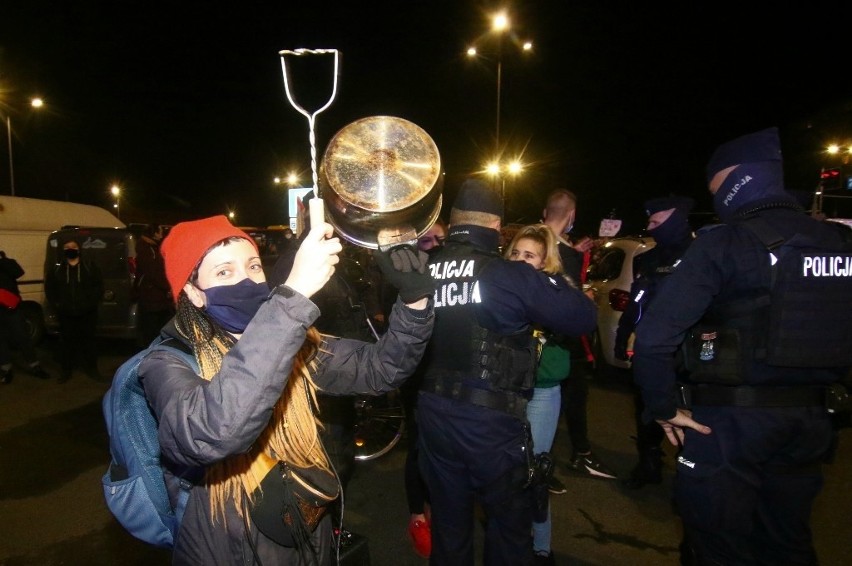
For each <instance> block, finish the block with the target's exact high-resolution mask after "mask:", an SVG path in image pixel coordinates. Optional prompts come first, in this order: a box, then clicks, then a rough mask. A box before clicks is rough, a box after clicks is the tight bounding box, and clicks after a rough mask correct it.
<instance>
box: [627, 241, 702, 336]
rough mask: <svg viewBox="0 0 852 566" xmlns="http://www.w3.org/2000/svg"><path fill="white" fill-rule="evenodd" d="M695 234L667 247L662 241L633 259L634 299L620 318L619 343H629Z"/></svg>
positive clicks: (631, 288)
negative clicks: (660, 286)
mask: <svg viewBox="0 0 852 566" xmlns="http://www.w3.org/2000/svg"><path fill="white" fill-rule="evenodd" d="M691 243H692V237H691V236H690V237H689V238H687V239H685V240H683V241H682V242H678V243H677V244H676V245H672V246H663V245H660V244H659V243H658V244H657V245H655V246H654V247H653V248H651V249H650V250H648V251H647V252H645V253H643V254H639V255H638V256H636V257H635V258H634V259H633V283H632V284H631V285H630V302H629V303H628V304H627V307H626V308H625V309H624V312H623V313H621V317H619V319H618V329H617V330H616V333H615V343H616V344H623V345H625V346H626V344H627V341H628V339H629V338H630V334H631V333H633V331H634V329H635V328H636V325H637V324H638V323H639V320H641V318H642V315H643V313H644V311H645V309H647V308H648V304H649V302H650V301H651V299H652V298H653V297H654V296H655V295H656V292H657V289H658V287H659V284H660V283H661V282H662V280H663V278H665V277H666V276H667V275H669V274H670V273H672V272H673V271H674V269H675V266H676V264H677V263H678V261H679V260H680V258H681V257H682V256H683V254H684V253H685V252H686V249H687V248H688V247H689V244H691Z"/></svg>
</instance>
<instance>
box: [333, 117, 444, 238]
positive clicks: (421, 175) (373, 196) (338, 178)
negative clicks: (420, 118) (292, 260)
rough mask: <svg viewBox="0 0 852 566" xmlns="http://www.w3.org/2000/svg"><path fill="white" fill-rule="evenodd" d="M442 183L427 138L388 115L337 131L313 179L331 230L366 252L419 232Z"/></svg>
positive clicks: (436, 206)
mask: <svg viewBox="0 0 852 566" xmlns="http://www.w3.org/2000/svg"><path fill="white" fill-rule="evenodd" d="M443 182H444V176H443V174H442V172H441V157H440V155H439V154H438V147H437V146H436V145H435V142H434V141H433V140H432V138H431V137H429V134H427V133H426V132H425V131H424V130H423V129H422V128H420V127H419V126H417V125H416V124H414V123H412V122H409V121H408V120H404V119H402V118H396V117H393V116H370V117H367V118H362V119H360V120H357V121H355V122H352V123H351V124H349V125H347V126H345V127H344V128H343V129H341V130H340V131H339V132H337V133H336V134H335V135H334V137H333V138H332V139H331V141H330V142H329V144H328V147H327V148H326V150H325V154H324V155H323V159H322V162H321V163H320V168H319V178H318V185H319V190H320V195H319V196H320V197H322V199H323V201H325V209H326V214H327V218H328V220H329V222H330V223H331V224H332V225H333V226H334V228H335V230H336V232H337V233H338V234H340V235H341V236H342V237H343V238H345V239H346V240H348V241H349V242H352V243H353V244H356V245H358V246H362V247H365V248H371V249H376V248H380V247H381V248H382V249H387V248H390V247H392V246H394V245H396V244H400V243H405V242H409V241H413V240H416V239H417V238H418V237H419V236H421V235H422V234H424V233H425V232H426V231H427V230H428V229H429V227H430V226H432V224H433V223H434V222H435V220H436V219H437V218H438V214H440V212H441V203H442V200H441V199H442V195H441V191H442V189H443Z"/></svg>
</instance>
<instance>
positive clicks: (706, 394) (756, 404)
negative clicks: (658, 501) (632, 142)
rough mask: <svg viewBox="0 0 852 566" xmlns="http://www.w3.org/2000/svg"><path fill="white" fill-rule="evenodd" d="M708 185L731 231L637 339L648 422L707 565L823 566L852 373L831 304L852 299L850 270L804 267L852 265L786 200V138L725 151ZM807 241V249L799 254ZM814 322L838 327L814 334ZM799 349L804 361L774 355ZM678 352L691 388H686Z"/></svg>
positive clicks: (701, 257) (701, 244) (675, 281)
mask: <svg viewBox="0 0 852 566" xmlns="http://www.w3.org/2000/svg"><path fill="white" fill-rule="evenodd" d="M707 179H708V185H709V188H710V191H711V193H712V194H713V203H714V208H715V210H716V212H717V214H718V215H719V217H720V219H721V220H722V222H724V223H725V224H724V225H721V226H719V227H717V228H715V229H712V230H709V231H706V232H704V233H703V234H702V235H701V236H699V237H698V238H697V239H696V240H695V242H694V243H693V244H692V245H691V247H690V248H689V250H688V251H687V252H686V254H685V255H684V257H683V261H682V262H681V264H680V266H679V267H678V269H677V270H676V271H675V272H674V273H672V274H671V275H670V276H669V277H667V278H666V279H665V281H664V282H663V283H662V285H661V288H660V294H665V296H666V300H665V301H657V302H652V304H651V305H650V308H649V309H648V312H647V313H646V314H645V316H644V317H643V319H642V321H641V322H640V323H639V326H638V327H637V341H636V345H635V356H634V364H633V370H634V377H635V379H636V381H637V383H638V385H639V386H640V387H641V388H642V393H643V397H644V400H645V406H646V417H648V418H652V419H656V420H657V422H659V423H660V424H661V425H662V426H663V429H664V430H665V431H666V434H667V436H668V437H669V440H670V441H672V443H673V444H676V443H678V442H681V443H682V444H683V448H682V450H681V452H680V453H679V456H678V467H677V476H676V480H675V499H676V505H677V508H678V511H679V514H680V516H681V518H682V520H683V523H684V533H685V537H686V543H687V544H686V548H688V549H689V551H690V552H691V553H694V554H695V555H696V556H697V557H699V560H700V562H699V563H702V564H703V563H714V564H715V563H720V564H722V563H737V564H755V563H761V564H764V563H765V564H782V563H783V564H816V563H817V559H816V556H815V553H814V549H813V544H812V540H811V532H810V527H809V521H810V509H811V507H812V504H813V500H814V498H815V497H816V495H817V494H818V493H819V491H820V489H821V486H822V477H821V470H820V463H821V461H822V460H823V459H824V458H825V456H826V455H827V453H828V451H829V450H830V446H831V443H832V429H831V423H830V421H829V417H828V414H827V412H826V409H825V385H826V384H830V383H833V382H835V381H837V380H839V379H840V378H841V377H842V376H843V375H844V374H845V373H846V372H847V371H848V366H849V365H852V359H850V358H849V352H848V346H847V347H846V348H845V350H846V352H844V351H842V350H838V348H836V347H835V346H834V345H836V344H838V343H843V342H845V343H846V344H847V345H848V344H849V343H852V336H850V320H852V312H849V308H850V302H849V301H848V298H847V299H846V300H843V301H835V302H834V304H831V302H826V301H824V300H823V298H824V297H825V296H829V297H831V296H835V297H837V296H843V295H845V296H846V297H848V296H849V294H850V293H852V288H850V281H852V270H842V269H839V270H831V269H827V270H817V271H818V272H819V275H818V276H816V277H814V276H813V275H814V271H813V270H812V272H811V273H810V274H809V273H808V272H807V271H806V270H805V271H803V270H802V269H801V267H802V266H803V265H807V262H809V261H810V262H811V263H813V262H814V261H816V262H817V263H820V264H822V265H835V264H836V263H837V262H836V261H835V260H837V261H840V262H841V263H842V262H844V261H845V262H849V261H850V259H849V258H850V257H852V254H850V253H849V248H848V247H846V246H848V244H844V239H845V237H846V236H845V235H844V234H843V233H842V232H841V231H840V229H839V228H838V227H835V226H833V225H831V224H830V223H823V222H819V221H817V220H815V219H812V218H810V217H809V216H807V215H806V214H805V213H804V212H803V211H802V210H801V209H800V208H799V206H798V205H797V203H796V200H795V198H793V197H792V196H791V195H790V194H789V193H787V192H786V191H785V190H784V187H783V168H782V161H781V150H780V142H779V137H778V131H777V129H775V128H770V129H767V130H763V131H760V132H756V133H753V134H749V135H746V136H743V137H741V138H737V139H735V140H733V141H731V142H728V143H726V144H723V145H722V146H720V147H719V148H718V149H717V150H716V152H715V153H714V154H713V156H712V157H711V159H710V162H709V165H708V168H707ZM802 242H804V243H807V244H808V245H809V246H810V247H807V246H806V247H798V248H797V247H794V246H795V245H797V243H802ZM844 247H846V248H845V249H846V251H843V250H844ZM815 258H816V259H815ZM820 258H821V259H820ZM788 261H793V263H794V264H795V265H798V266H799V267H798V269H792V270H790V269H788V268H787V267H786V266H787V265H788ZM779 283H780V285H779ZM822 286H825V288H826V289H828V291H827V295H826V294H825V293H823V292H822V291H819V292H818V291H816V288H817V287H820V288H822ZM842 288H845V289H846V291H845V293H844V292H842V291H839V290H838V289H842ZM784 289H792V290H793V291H794V293H791V294H788V293H786V292H784ZM807 289H811V291H810V292H808V291H807ZM815 313H820V314H819V316H823V317H825V318H826V319H830V320H831V323H829V324H822V325H820V324H815V322H816V321H815V319H814V315H815ZM778 315H781V318H780V319H777V317H778ZM696 323H698V324H696ZM803 327H807V328H809V329H810V330H809V332H806V333H800V334H796V330H797V329H800V328H803ZM838 334H839V336H838ZM791 336H795V337H796V338H795V340H792V341H791V340H790V338H791ZM791 342H792V343H795V344H796V347H795V348H789V350H791V351H793V352H795V355H789V353H790V352H783V351H782V352H778V351H777V350H778V348H777V346H778V344H786V343H791ZM680 345H682V346H683V348H682V356H683V359H684V362H685V363H686V365H687V367H688V368H689V369H690V374H689V377H690V380H691V381H693V382H694V384H693V385H690V386H685V387H680V388H679V387H678V386H677V385H676V383H675V370H674V364H673V363H672V361H673V356H674V353H675V350H676V349H677V348H678V346H680ZM832 348H833V349H834V351H833V352H832V351H831V350H832ZM844 353H845V355H846V358H844V357H843V354H844ZM785 355H786V357H785ZM779 359H782V360H783V362H779Z"/></svg>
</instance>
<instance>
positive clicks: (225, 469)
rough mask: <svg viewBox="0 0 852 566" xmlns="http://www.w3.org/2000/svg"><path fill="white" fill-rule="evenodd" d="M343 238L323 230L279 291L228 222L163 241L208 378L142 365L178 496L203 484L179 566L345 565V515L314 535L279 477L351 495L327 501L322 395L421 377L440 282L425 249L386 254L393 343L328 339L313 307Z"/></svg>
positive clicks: (167, 358) (172, 332) (174, 333)
mask: <svg viewBox="0 0 852 566" xmlns="http://www.w3.org/2000/svg"><path fill="white" fill-rule="evenodd" d="M332 231H333V228H332V226H331V225H330V224H328V223H322V224H321V225H319V226H313V227H312V228H311V230H310V232H309V233H308V234H307V235H306V236H305V238H304V239H303V240H302V242H301V244H300V247H299V251H298V252H297V253H296V256H295V259H294V262H293V265H292V269H291V270H290V271H289V274H288V276H287V278H286V280H285V281H283V282H282V283H281V284H280V285H277V286H275V287H274V288H272V289H270V287H269V285H268V284H267V282H266V277H265V275H264V272H263V267H262V265H261V261H260V256H259V253H258V249H257V245H256V244H255V242H254V241H253V240H252V239H251V237H250V236H248V235H247V234H246V233H245V232H243V231H242V230H239V229H238V228H236V227H234V226H232V225H231V223H230V222H229V221H228V219H227V218H226V217H224V216H214V217H211V218H205V219H201V220H195V221H190V222H182V223H179V224H177V225H175V226H174V227H173V228H172V230H171V232H170V233H169V235H168V236H167V237H166V238H165V239H164V240H163V244H162V253H163V258H164V262H165V269H166V277H167V279H168V281H169V285H170V287H171V292H172V296H173V297H174V299H175V302H176V315H175V317H174V319H173V320H172V321H171V322H170V323H169V324H167V325H166V327H165V328H164V329H163V334H164V335H166V336H168V337H171V338H172V339H173V340H176V341H178V342H179V343H180V344H182V345H183V348H185V349H187V350H189V351H191V352H192V353H193V354H194V355H195V359H196V361H197V362H198V368H199V370H198V372H197V373H196V371H195V370H194V369H193V368H192V367H190V366H189V365H187V364H186V363H185V362H183V361H181V358H180V356H179V355H178V354H177V353H171V352H168V351H163V350H156V351H152V352H151V353H149V354H148V355H147V356H146V357H145V358H144V359H143V360H142V362H141V364H140V366H139V378H140V381H141V383H142V387H143V389H144V391H145V396H146V397H147V399H148V402H149V403H150V405H151V407H152V410H153V412H154V414H155V416H156V418H157V422H158V428H159V432H158V433H159V440H160V445H161V448H162V459H163V461H164V462H167V465H166V467H167V468H168V471H169V472H170V474H169V473H167V474H166V476H167V478H166V479H167V485H169V486H170V488H171V489H173V491H174V493H173V494H172V495H176V493H177V489H176V488H175V486H174V485H173V484H174V483H175V481H174V479H175V477H181V478H183V479H184V480H186V481H191V482H192V483H193V484H194V485H193V487H192V489H191V490H190V493H189V501H188V503H187V506H186V511H185V514H184V517H183V520H182V522H181V525H180V530H179V533H178V535H177V540H176V542H175V547H174V551H173V557H172V561H173V563H174V564H234V565H236V564H257V565H260V564H304V565H307V564H317V565H321V566H328V565H331V564H332V563H333V562H334V551H333V544H332V524H331V523H332V521H331V514H329V513H328V512H327V511H326V512H325V514H324V515H321V516H322V517H323V518H322V519H321V520H320V521H319V523H318V524H317V525H316V527H315V530H313V531H312V532H311V531H310V530H307V529H306V528H305V525H302V524H301V522H300V521H299V520H298V519H294V520H293V521H288V522H285V518H284V516H283V512H282V509H285V501H286V500H287V497H288V493H289V492H290V491H289V490H291V489H292V488H291V487H288V485H289V484H291V483H293V482H292V481H288V480H287V479H286V477H285V476H282V473H281V472H280V471H279V470H280V469H281V466H282V465H284V464H282V463H285V464H286V465H287V466H289V467H295V468H302V469H309V470H311V471H312V474H313V476H314V477H321V478H325V481H323V482H317V485H326V486H328V485H329V484H331V485H333V486H337V487H335V488H334V489H333V490H329V491H328V492H326V491H324V492H323V493H326V495H333V494H334V493H339V485H340V482H339V478H338V477H337V474H336V472H335V469H334V466H333V462H332V461H331V459H330V457H329V455H328V453H327V452H326V450H325V449H324V446H323V443H322V439H321V436H320V434H319V430H318V428H319V420H318V419H319V415H318V414H317V406H316V395H317V392H318V391H323V392H325V393H326V394H330V395H351V394H364V395H380V394H382V393H384V392H387V391H390V390H392V389H394V388H396V387H398V386H399V385H400V384H401V383H402V382H403V381H404V380H405V379H406V378H407V377H408V376H409V375H411V373H412V372H413V371H414V369H415V367H416V366H417V363H418V361H419V360H420V357H421V356H422V354H423V351H424V349H425V348H426V344H427V342H428V340H429V337H430V335H431V332H432V325H433V318H434V316H433V313H432V302H433V300H432V293H433V290H434V281H433V280H432V278H431V277H430V276H429V275H428V274H426V273H424V272H423V271H425V257H421V256H419V255H417V253H416V251H414V250H413V248H412V247H409V248H399V249H395V250H393V251H391V252H386V253H383V254H379V255H380V256H381V258H380V264H381V265H382V266H383V267H384V269H386V270H387V271H386V276H387V277H388V278H389V279H390V280H391V281H393V282H395V283H396V286H397V288H398V289H399V293H400V295H399V299H398V301H397V303H396V304H395V305H394V309H393V312H392V314H391V317H390V325H389V329H388V331H387V333H386V334H385V335H384V336H382V337H381V339H380V340H379V341H378V342H376V343H367V342H363V341H360V340H354V339H347V338H337V337H333V336H328V335H323V334H320V333H319V331H317V329H316V328H315V327H314V326H313V323H314V321H316V319H317V318H318V317H319V315H320V312H319V309H318V308H317V306H316V305H315V304H314V303H313V302H311V300H310V298H311V297H312V296H313V295H314V294H315V293H317V292H318V291H319V290H320V289H321V288H322V287H323V286H324V285H325V284H326V283H327V282H328V281H329V279H330V278H331V276H332V275H333V273H334V271H335V267H336V265H337V264H338V259H339V258H338V254H339V253H340V251H341V243H340V240H339V239H338V238H333V237H331V236H332ZM394 262H396V263H397V264H398V265H400V266H402V265H403V264H405V266H407V267H406V268H404V269H403V268H402V267H400V268H399V269H397V268H395V267H394ZM170 475H172V476H174V477H170ZM330 505H331V504H328V505H326V506H325V507H323V509H326V508H327V507H329V506H330ZM286 508H287V509H290V510H291V511H292V507H286ZM321 513H322V511H320V514H321ZM290 516H291V518H292V517H293V515H292V514H291V515H290ZM299 516H301V515H300V514H299V515H296V517H299Z"/></svg>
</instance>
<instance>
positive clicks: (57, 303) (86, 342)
mask: <svg viewBox="0 0 852 566" xmlns="http://www.w3.org/2000/svg"><path fill="white" fill-rule="evenodd" d="M44 294H45V296H46V297H47V300H48V302H49V303H50V305H51V306H52V307H53V310H54V312H56V317H57V319H58V320H59V367H60V375H59V379H58V381H59V383H65V382H66V381H68V380H69V379H71V376H72V375H73V371H74V368H75V367H80V368H81V369H82V370H83V372H85V373H86V375H88V376H89V377H90V378H92V379H94V380H95V381H102V380H103V377H101V374H100V372H99V371H98V351H97V342H96V338H95V330H96V328H97V326H98V307H99V306H100V304H101V301H102V300H103V295H104V281H103V276H102V275H101V271H100V269H98V266H97V265H96V264H95V263H94V262H90V261H87V260H86V258H85V256H84V254H83V251H82V250H81V249H80V242H79V241H77V240H76V239H70V240H68V241H66V242H64V243H63V244H62V258H61V260H60V261H59V263H58V264H57V265H56V266H54V267H53V269H50V270H48V272H47V275H46V277H45V280H44Z"/></svg>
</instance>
